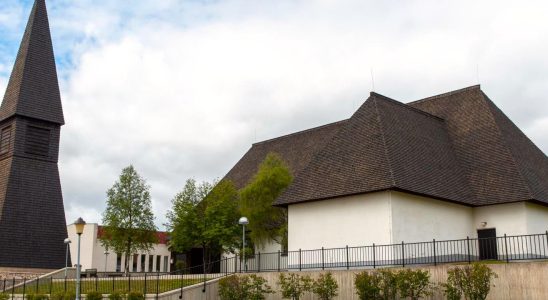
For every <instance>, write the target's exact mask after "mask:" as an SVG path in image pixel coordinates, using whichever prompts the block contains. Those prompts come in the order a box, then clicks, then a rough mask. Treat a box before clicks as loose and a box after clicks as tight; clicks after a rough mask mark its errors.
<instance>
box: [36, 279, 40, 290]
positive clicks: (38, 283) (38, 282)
mask: <svg viewBox="0 0 548 300" xmlns="http://www.w3.org/2000/svg"><path fill="white" fill-rule="evenodd" d="M39 285H40V277H36V291H35V293H36V294H38V286H39Z"/></svg>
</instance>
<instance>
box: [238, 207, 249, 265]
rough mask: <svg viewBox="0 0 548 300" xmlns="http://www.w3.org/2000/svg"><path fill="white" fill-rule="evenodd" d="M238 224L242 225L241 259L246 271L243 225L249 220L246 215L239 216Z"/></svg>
mask: <svg viewBox="0 0 548 300" xmlns="http://www.w3.org/2000/svg"><path fill="white" fill-rule="evenodd" d="M238 224H240V225H242V255H243V258H242V260H243V261H244V269H245V271H246V272H247V261H246V260H245V225H247V224H249V220H247V218H246V217H241V218H240V220H238Z"/></svg>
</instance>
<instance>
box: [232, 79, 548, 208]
mask: <svg viewBox="0 0 548 300" xmlns="http://www.w3.org/2000/svg"><path fill="white" fill-rule="evenodd" d="M335 124H337V129H336V130H333V131H330V134H329V135H326V136H325V138H324V139H322V140H321V141H322V143H317V142H316V140H315V139H317V138H318V137H319V136H323V134H322V133H321V132H320V130H322V129H324V130H325V128H324V127H319V128H315V129H310V130H308V131H305V132H304V133H306V135H302V134H299V133H297V134H294V135H289V136H285V137H280V138H278V139H273V140H269V141H266V142H263V143H258V144H255V145H253V147H252V148H251V150H250V151H248V153H246V155H244V157H243V158H242V159H241V160H240V161H239V162H238V164H236V166H235V167H234V168H233V169H232V170H231V171H230V172H229V173H228V175H227V177H226V178H228V179H232V180H234V181H235V182H236V185H237V186H238V187H242V186H243V185H245V183H246V182H247V181H248V180H249V179H250V178H251V177H252V176H253V174H254V173H255V172H256V171H257V167H258V164H259V163H260V162H261V161H262V159H263V158H264V157H265V156H266V154H267V153H268V152H278V153H280V151H281V152H284V151H285V152H284V153H285V154H282V157H283V158H284V159H286V162H287V163H288V165H289V166H290V168H291V169H292V170H293V175H294V177H295V178H294V181H293V183H292V184H291V185H290V186H289V187H288V189H287V190H286V191H285V192H284V193H283V194H282V195H281V196H280V197H279V198H278V199H277V200H276V202H275V205H280V206H286V205H289V204H294V203H300V202H305V201H313V200H322V199H330V198H336V197H341V196H346V195H355V194H362V193H368V192H374V191H381V190H388V189H392V190H400V191H405V192H409V193H414V194H419V195H424V196H429V197H433V198H436V199H442V200H447V201H451V202H456V203H461V204H465V205H470V206H481V205H488V204H498V203H507V202H515V201H524V200H531V201H537V202H541V203H548V158H547V157H546V155H545V154H544V153H542V151H541V150H540V149H538V148H537V147H536V146H535V145H534V144H533V143H532V142H531V141H530V140H529V139H528V138H527V137H526V136H525V135H524V134H523V133H522V132H521V131H520V130H519V129H518V128H517V127H516V126H515V125H514V124H513V123H512V122H511V121H510V120H509V119H508V118H507V117H506V116H505V115H504V114H503V113H502V112H501V111H500V110H499V109H498V108H497V107H496V106H495V105H494V104H493V102H491V100H489V99H488V98H487V96H486V95H485V94H484V93H483V92H482V91H481V89H480V87H479V86H473V87H469V88H465V89H462V90H458V91H454V92H450V93H446V94H442V95H438V96H434V97H430V98H426V99H423V100H419V101H415V102H412V103H409V104H403V103H400V102H397V101H395V100H392V99H390V98H387V97H385V96H382V95H379V94H376V93H371V96H370V97H369V98H368V99H367V101H365V103H364V104H363V105H362V106H361V107H360V108H359V109H358V110H357V111H356V112H355V113H354V115H353V116H352V117H351V118H350V119H348V120H345V121H342V122H339V123H335ZM329 126H332V125H327V127H328V128H329ZM308 137H310V138H311V140H310V141H308V143H309V144H313V145H316V146H315V147H314V149H313V151H306V152H303V158H304V159H302V160H300V159H299V157H300V153H301V151H302V150H301V146H299V145H304V144H306V143H307V141H306V139H307V138H308ZM314 138H315V139H314ZM258 145H260V148H259V147H257V146H258ZM307 150H310V148H307ZM287 153H290V155H289V156H288V155H287ZM280 154H281V153H280ZM235 174H245V176H240V177H238V176H235ZM242 178H245V179H242Z"/></svg>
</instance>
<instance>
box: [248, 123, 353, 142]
mask: <svg viewBox="0 0 548 300" xmlns="http://www.w3.org/2000/svg"><path fill="white" fill-rule="evenodd" d="M348 120H349V119H344V120H340V121H336V122H331V123H327V124H324V125H320V126H316V127H312V128H308V129H304V130H301V131H296V132H292V133H288V134H284V135H280V136H278V137H275V138H271V139H267V140H263V141H260V142H256V143H253V144H251V146H256V145H260V144H265V143H268V142H272V141H275V140H278V139H283V138H288V137H291V136H295V135H298V134H302V133H306V132H310V131H313V130H317V129H320V128H324V127H328V126H332V125H336V124H339V123H344V122H346V121H348Z"/></svg>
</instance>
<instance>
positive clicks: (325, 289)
mask: <svg viewBox="0 0 548 300" xmlns="http://www.w3.org/2000/svg"><path fill="white" fill-rule="evenodd" d="M338 289H339V285H338V284H337V282H336V281H335V279H333V274H331V272H328V273H326V274H320V277H319V278H318V279H317V280H316V281H314V283H313V284H312V291H313V292H314V294H316V295H318V297H319V298H320V299H321V300H331V299H333V298H335V297H337V295H338V294H337V290H338Z"/></svg>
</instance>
